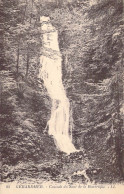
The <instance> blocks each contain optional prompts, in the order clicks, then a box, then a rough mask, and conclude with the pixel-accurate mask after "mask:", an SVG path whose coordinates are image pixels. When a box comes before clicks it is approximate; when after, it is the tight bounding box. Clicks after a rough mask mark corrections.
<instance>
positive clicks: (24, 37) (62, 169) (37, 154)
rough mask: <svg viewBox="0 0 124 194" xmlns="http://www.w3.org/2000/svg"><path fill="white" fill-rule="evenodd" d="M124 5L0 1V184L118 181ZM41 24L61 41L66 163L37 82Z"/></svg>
mask: <svg viewBox="0 0 124 194" xmlns="http://www.w3.org/2000/svg"><path fill="white" fill-rule="evenodd" d="M122 13H123V2H122V1H121V0H68V1H66V0H9V1H7V0H4V1H2V0H0V26H1V28H0V34H1V39H0V47H1V50H0V136H1V137H0V139H1V144H0V150H1V165H2V168H1V170H0V171H1V172H0V173H1V180H2V182H10V181H14V180H28V179H32V178H33V179H36V180H41V181H46V180H47V181H49V180H53V181H57V182H62V181H67V182H68V181H71V182H81V183H85V182H86V181H87V180H86V177H85V176H83V175H81V176H80V175H77V174H76V172H77V171H85V172H86V174H87V176H88V177H89V179H90V181H91V182H92V181H95V182H96V183H113V182H114V183H118V182H122V181H123V180H124V128H123V113H124V107H123V104H122V103H123V38H122V37H123V20H122ZM40 16H49V17H50V19H51V22H52V25H53V26H55V27H56V29H57V30H58V35H59V46H60V50H61V54H62V72H63V84H64V87H65V89H66V92H67V96H68V98H69V101H70V104H71V109H70V115H71V117H70V119H71V121H70V125H71V126H72V134H73V143H74V145H75V147H76V148H77V149H79V150H80V152H76V153H72V154H70V155H66V154H65V153H63V152H61V151H59V150H57V148H56V146H55V144H54V140H53V138H52V137H51V136H49V135H48V127H47V122H48V120H49V118H50V113H51V100H50V98H49V96H48V93H47V90H46V88H45V87H44V84H43V81H42V80H40V79H38V73H39V68H40V55H42V52H41V46H42V39H41V31H40Z"/></svg>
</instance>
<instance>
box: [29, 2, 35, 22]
mask: <svg viewBox="0 0 124 194" xmlns="http://www.w3.org/2000/svg"><path fill="white" fill-rule="evenodd" d="M31 4H32V5H31V16H30V24H31V21H32V11H33V4H34V1H33V0H32V1H31Z"/></svg>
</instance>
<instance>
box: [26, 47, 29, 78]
mask: <svg viewBox="0 0 124 194" xmlns="http://www.w3.org/2000/svg"><path fill="white" fill-rule="evenodd" d="M28 70H29V45H28V47H27V64H26V77H27V76H28Z"/></svg>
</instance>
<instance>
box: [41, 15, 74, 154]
mask: <svg viewBox="0 0 124 194" xmlns="http://www.w3.org/2000/svg"><path fill="white" fill-rule="evenodd" d="M40 21H41V33H42V42H43V43H42V55H41V57H40V64H41V66H42V67H41V68H40V72H39V78H41V79H43V81H44V85H45V87H46V89H47V91H48V94H49V96H50V98H51V100H52V109H51V118H50V120H49V121H48V126H49V131H48V133H49V135H53V137H54V140H55V144H56V146H57V148H58V149H59V150H61V151H63V152H65V153H67V154H70V153H72V152H75V151H76V149H75V147H74V145H73V144H72V138H71V137H72V134H71V132H70V131H69V105H70V104H69V100H68V98H67V97H66V92H65V89H64V86H63V83H62V70H61V65H62V63H61V61H62V57H61V53H60V49H59V44H58V31H57V30H56V29H55V27H54V26H53V25H52V24H51V22H50V19H49V17H45V16H42V17H41V18H40Z"/></svg>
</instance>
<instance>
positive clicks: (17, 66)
mask: <svg viewBox="0 0 124 194" xmlns="http://www.w3.org/2000/svg"><path fill="white" fill-rule="evenodd" d="M19 51H20V48H19V41H18V48H17V65H16V69H17V74H18V73H19V54H20V53H19Z"/></svg>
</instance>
